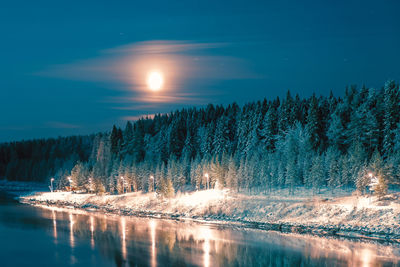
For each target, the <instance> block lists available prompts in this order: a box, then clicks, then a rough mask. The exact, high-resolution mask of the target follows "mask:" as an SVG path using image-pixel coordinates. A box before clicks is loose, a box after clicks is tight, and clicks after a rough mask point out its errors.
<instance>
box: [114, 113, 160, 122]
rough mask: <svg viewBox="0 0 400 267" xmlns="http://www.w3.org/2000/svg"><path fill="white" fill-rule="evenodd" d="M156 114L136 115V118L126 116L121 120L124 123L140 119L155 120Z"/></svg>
mask: <svg viewBox="0 0 400 267" xmlns="http://www.w3.org/2000/svg"><path fill="white" fill-rule="evenodd" d="M154 116H155V114H140V115H135V116H124V117H122V118H121V119H122V120H124V121H137V120H138V119H141V118H149V119H152V118H154Z"/></svg>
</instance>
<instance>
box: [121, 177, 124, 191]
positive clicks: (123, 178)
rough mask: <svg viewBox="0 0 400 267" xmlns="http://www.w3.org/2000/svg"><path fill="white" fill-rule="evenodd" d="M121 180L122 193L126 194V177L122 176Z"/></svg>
mask: <svg viewBox="0 0 400 267" xmlns="http://www.w3.org/2000/svg"><path fill="white" fill-rule="evenodd" d="M121 180H122V193H123V194H124V193H125V181H124V176H121Z"/></svg>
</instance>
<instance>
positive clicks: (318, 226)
mask: <svg viewBox="0 0 400 267" xmlns="http://www.w3.org/2000/svg"><path fill="white" fill-rule="evenodd" d="M284 195H285V194H284V193H282V192H275V193H274V194H272V195H268V196H267V195H257V196H254V195H245V194H238V193H231V192H229V191H228V190H214V189H213V190H204V191H197V192H192V193H185V194H178V195H177V196H176V197H174V198H172V199H163V198H160V197H157V196H156V195H155V194H154V193H145V194H144V193H141V192H136V193H128V194H123V195H104V196H97V195H94V194H74V193H70V192H55V193H37V194H35V195H31V196H26V197H21V201H22V202H25V203H30V204H40V205H43V204H44V205H57V206H68V207H73V208H80V209H86V210H89V211H95V210H97V211H101V212H110V213H120V214H125V215H142V216H143V215H144V216H146V215H149V216H156V217H157V216H158V217H169V218H179V219H182V218H189V219H197V220H213V221H219V222H225V223H226V222H229V223H241V224H244V225H245V226H246V225H247V226H250V227H257V228H264V229H274V230H280V231H284V232H299V233H313V234H319V235H339V236H350V237H362V238H376V239H381V240H382V239H383V240H391V241H396V242H399V240H400V193H394V194H390V195H388V196H387V197H386V198H384V199H383V200H378V199H377V198H375V197H366V196H363V197H361V196H356V195H351V194H350V193H348V192H344V191H343V192H338V195H339V196H335V197H332V196H330V195H329V194H326V195H319V196H318V197H314V196H312V194H310V192H308V191H299V192H297V194H295V196H290V195H286V196H284Z"/></svg>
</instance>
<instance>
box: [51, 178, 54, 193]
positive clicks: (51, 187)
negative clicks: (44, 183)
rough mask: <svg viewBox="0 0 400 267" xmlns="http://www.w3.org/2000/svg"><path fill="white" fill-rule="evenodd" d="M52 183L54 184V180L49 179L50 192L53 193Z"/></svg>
mask: <svg viewBox="0 0 400 267" xmlns="http://www.w3.org/2000/svg"><path fill="white" fill-rule="evenodd" d="M53 182H54V178H51V179H50V191H51V192H53V191H54V190H53Z"/></svg>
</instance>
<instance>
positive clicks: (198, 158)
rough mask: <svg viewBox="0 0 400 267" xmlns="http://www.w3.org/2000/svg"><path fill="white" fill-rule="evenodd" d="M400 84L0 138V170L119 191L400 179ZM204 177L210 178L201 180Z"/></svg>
mask: <svg viewBox="0 0 400 267" xmlns="http://www.w3.org/2000/svg"><path fill="white" fill-rule="evenodd" d="M399 123H400V91H399V85H398V84H396V83H395V82H394V81H388V82H386V83H385V85H384V86H383V87H382V88H380V89H373V88H367V87H362V88H360V89H357V88H356V87H355V86H352V87H349V88H347V89H346V92H345V94H344V96H340V97H336V96H333V94H331V95H330V96H328V97H326V96H316V95H313V96H311V97H309V98H301V97H299V96H298V95H295V96H293V95H292V94H291V93H290V92H289V91H288V92H287V94H286V97H284V98H276V99H273V100H268V99H264V100H260V101H257V102H251V103H248V104H245V105H243V106H239V105H237V104H236V103H233V104H230V105H228V106H220V105H217V106H215V105H212V104H209V105H208V106H206V107H204V108H188V109H181V110H176V111H174V112H171V113H169V114H157V115H155V116H154V117H152V118H149V117H148V118H142V119H139V120H137V121H134V122H127V124H126V126H125V127H124V128H123V129H121V128H118V127H116V126H114V127H113V128H112V130H111V131H110V132H107V133H98V134H95V135H90V136H73V137H60V138H56V139H43V140H32V141H20V142H10V143H3V144H1V145H0V177H1V178H6V179H8V180H24V181H25V180H26V181H43V182H47V181H49V179H50V178H51V177H54V178H55V181H56V185H57V187H58V188H60V189H64V188H69V189H73V190H85V191H94V192H110V193H122V192H130V191H139V190H142V191H153V190H157V191H158V192H160V193H161V194H163V195H167V196H171V195H173V194H174V193H176V192H177V191H190V190H197V189H204V188H207V186H209V187H210V188H229V189H232V190H235V191H245V192H251V193H260V192H269V191H270V190H274V189H276V188H288V189H289V191H290V192H294V191H295V189H296V188H297V187H307V188H312V189H314V190H315V192H318V191H319V190H320V189H321V188H326V187H328V188H330V189H331V190H334V189H336V188H347V187H348V188H354V187H356V188H357V189H358V190H359V191H361V192H363V191H364V190H365V188H366V186H367V185H368V184H369V183H370V180H369V179H370V177H369V176H371V173H373V175H374V176H375V177H377V179H378V182H379V184H378V186H377V190H376V191H377V193H378V194H384V193H385V192H386V190H387V188H388V186H390V185H391V184H398V183H400V124H399ZM207 181H208V184H207Z"/></svg>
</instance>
